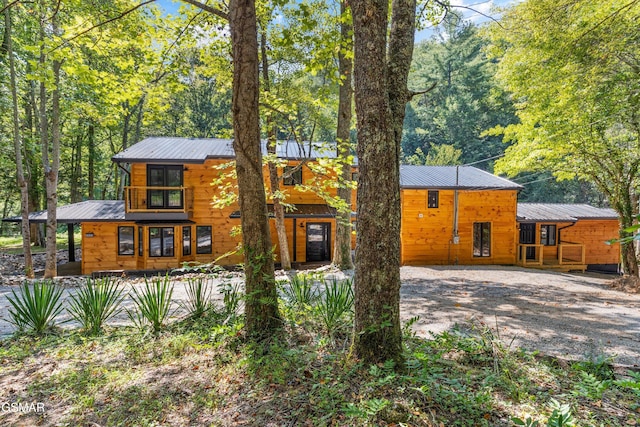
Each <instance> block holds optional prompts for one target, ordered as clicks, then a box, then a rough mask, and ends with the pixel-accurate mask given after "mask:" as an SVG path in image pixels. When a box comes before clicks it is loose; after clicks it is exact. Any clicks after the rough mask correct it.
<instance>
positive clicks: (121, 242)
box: [118, 226, 135, 255]
mask: <svg viewBox="0 0 640 427" xmlns="http://www.w3.org/2000/svg"><path fill="white" fill-rule="evenodd" d="M134 253H135V252H134V248H133V227H131V226H125V227H118V255H133V254H134Z"/></svg>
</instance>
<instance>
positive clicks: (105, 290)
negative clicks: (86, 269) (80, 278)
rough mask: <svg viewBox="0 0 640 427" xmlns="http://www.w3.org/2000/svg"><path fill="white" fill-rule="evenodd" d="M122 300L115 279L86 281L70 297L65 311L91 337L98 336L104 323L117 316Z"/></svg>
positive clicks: (120, 291)
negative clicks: (84, 284)
mask: <svg viewBox="0 0 640 427" xmlns="http://www.w3.org/2000/svg"><path fill="white" fill-rule="evenodd" d="M123 299H124V295H123V291H122V289H121V287H120V284H119V282H118V280H117V279H114V278H112V277H103V278H101V279H97V280H93V279H87V284H86V286H84V287H83V288H81V289H80V290H79V291H78V292H77V293H76V294H75V295H71V301H70V302H69V308H67V311H68V312H69V314H71V317H73V318H74V319H75V320H76V321H78V322H79V323H80V324H81V325H82V327H83V328H84V329H85V330H86V331H87V333H89V334H91V335H98V334H99V333H100V332H101V331H102V327H103V325H104V323H105V322H106V321H107V320H109V319H110V318H111V317H113V316H115V315H116V314H118V313H119V312H120V311H121V310H122V308H120V307H119V306H120V303H122V300H123Z"/></svg>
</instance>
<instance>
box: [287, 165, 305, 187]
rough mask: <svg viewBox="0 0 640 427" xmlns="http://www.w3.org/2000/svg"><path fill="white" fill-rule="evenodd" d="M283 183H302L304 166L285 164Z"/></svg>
mask: <svg viewBox="0 0 640 427" xmlns="http://www.w3.org/2000/svg"><path fill="white" fill-rule="evenodd" d="M283 177H284V178H283V179H282V183H283V184H284V185H296V184H302V167H300V166H285V167H284V174H283Z"/></svg>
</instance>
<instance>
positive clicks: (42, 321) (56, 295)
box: [7, 282, 62, 335]
mask: <svg viewBox="0 0 640 427" xmlns="http://www.w3.org/2000/svg"><path fill="white" fill-rule="evenodd" d="M11 294H12V295H13V297H10V296H8V297H7V299H8V300H9V303H10V304H11V306H12V307H13V308H9V316H10V317H11V319H10V320H9V322H11V323H12V324H14V325H15V326H16V327H17V328H18V330H19V331H27V332H33V333H35V334H38V335H41V334H43V333H44V332H46V331H47V330H48V329H51V328H52V327H53V326H54V322H55V318H56V316H58V315H59V314H60V312H62V302H61V301H60V297H61V296H62V290H61V289H60V288H58V287H57V286H56V285H54V284H53V282H34V283H33V289H31V287H30V286H29V285H28V284H27V283H25V284H23V285H22V286H21V287H20V292H19V293H16V291H14V290H13V289H12V290H11Z"/></svg>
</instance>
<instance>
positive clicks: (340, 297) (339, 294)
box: [317, 278, 354, 334]
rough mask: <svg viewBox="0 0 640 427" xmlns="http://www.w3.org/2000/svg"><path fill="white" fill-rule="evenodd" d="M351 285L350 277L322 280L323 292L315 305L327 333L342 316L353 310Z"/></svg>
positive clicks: (336, 326) (332, 329)
mask: <svg viewBox="0 0 640 427" xmlns="http://www.w3.org/2000/svg"><path fill="white" fill-rule="evenodd" d="M353 301H354V295H353V287H352V281H351V279H345V280H337V279H335V278H334V279H331V280H328V281H325V282H324V293H323V295H322V296H321V298H320V301H319V303H318V306H317V310H318V313H319V314H320V318H321V319H322V323H324V326H325V328H327V332H328V333H329V334H333V333H334V332H335V331H336V329H337V328H338V327H339V326H340V325H341V324H342V323H343V316H344V315H345V314H347V313H349V312H352V311H353Z"/></svg>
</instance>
